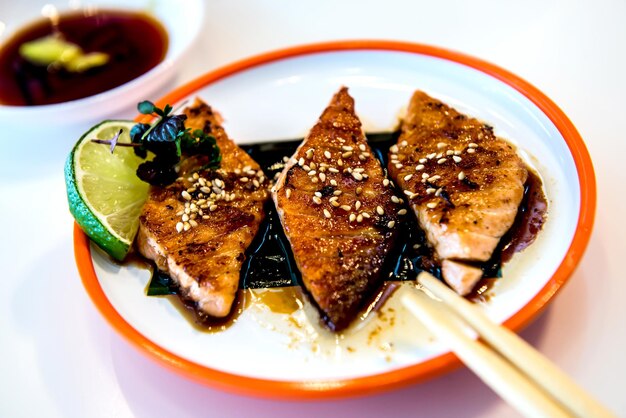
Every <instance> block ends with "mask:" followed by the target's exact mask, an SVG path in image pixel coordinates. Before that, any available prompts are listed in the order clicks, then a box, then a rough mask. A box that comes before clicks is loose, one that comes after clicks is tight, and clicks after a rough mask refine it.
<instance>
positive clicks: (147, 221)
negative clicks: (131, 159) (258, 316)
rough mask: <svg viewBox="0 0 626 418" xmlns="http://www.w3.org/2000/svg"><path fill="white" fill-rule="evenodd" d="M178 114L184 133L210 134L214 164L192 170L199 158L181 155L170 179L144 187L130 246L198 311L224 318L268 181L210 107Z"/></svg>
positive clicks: (202, 105)
mask: <svg viewBox="0 0 626 418" xmlns="http://www.w3.org/2000/svg"><path fill="white" fill-rule="evenodd" d="M185 113H186V115H187V116H188V119H187V121H186V123H185V125H186V126H187V127H188V128H191V129H192V130H195V129H202V130H204V132H206V133H207V134H209V135H213V136H214V137H215V139H216V142H217V145H218V146H219V148H220V151H221V155H222V161H221V166H220V168H219V169H217V170H214V171H211V170H200V168H201V167H202V165H203V162H202V160H201V159H200V158H194V157H192V158H188V159H187V160H185V161H183V162H182V163H181V171H180V176H181V177H179V178H178V180H176V182H174V183H172V184H170V185H168V186H166V187H152V188H151V190H150V195H149V197H148V200H147V202H146V204H145V206H144V208H143V212H142V214H141V217H140V226H139V233H138V235H137V247H138V249H139V251H140V252H141V253H142V254H143V255H144V256H145V257H146V258H149V259H152V260H154V261H155V262H156V265H157V267H158V268H159V269H161V270H163V271H165V272H167V273H169V275H170V276H171V278H172V279H173V280H175V281H176V282H177V283H178V285H179V286H180V289H181V293H182V296H183V297H184V298H186V299H189V300H191V301H194V302H195V303H196V306H197V309H198V310H199V311H200V312H203V313H205V314H207V315H211V316H214V317H224V316H226V315H228V313H229V312H230V310H231V306H232V304H233V301H234V299H235V295H236V293H237V289H238V286H239V272H240V270H241V266H242V264H243V261H244V258H245V256H244V253H245V251H246V248H248V246H249V245H250V243H251V242H252V239H253V238H254V235H255V234H256V232H257V230H258V229H259V224H260V223H261V221H262V219H263V217H264V216H265V212H264V209H263V205H264V203H265V201H266V200H267V198H268V193H267V189H266V188H267V185H268V183H269V182H268V180H267V179H266V178H265V175H264V174H263V171H262V170H261V168H260V167H259V165H258V164H257V163H256V162H255V161H254V160H252V158H250V156H249V155H248V154H247V153H246V152H245V151H243V150H242V149H241V148H239V147H238V146H237V145H236V144H235V143H234V142H233V141H232V140H231V139H229V138H228V136H227V135H226V132H225V131H224V129H223V128H222V126H221V119H220V117H219V115H218V114H217V113H215V112H213V110H212V109H211V107H209V106H208V105H206V104H205V103H203V102H201V101H199V100H196V102H195V103H194V105H193V106H191V107H190V108H187V109H186V110H185ZM198 170H199V171H198Z"/></svg>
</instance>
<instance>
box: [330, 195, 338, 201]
mask: <svg viewBox="0 0 626 418" xmlns="http://www.w3.org/2000/svg"><path fill="white" fill-rule="evenodd" d="M337 199H339V197H338V196H333V197H331V198H330V199H328V201H329V202H335V201H336V200H337Z"/></svg>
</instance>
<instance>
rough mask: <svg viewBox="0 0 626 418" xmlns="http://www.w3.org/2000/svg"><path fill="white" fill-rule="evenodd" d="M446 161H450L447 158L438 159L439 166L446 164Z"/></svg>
mask: <svg viewBox="0 0 626 418" xmlns="http://www.w3.org/2000/svg"><path fill="white" fill-rule="evenodd" d="M446 161H448V159H447V158H440V159H438V160H437V164H443V163H445V162H446Z"/></svg>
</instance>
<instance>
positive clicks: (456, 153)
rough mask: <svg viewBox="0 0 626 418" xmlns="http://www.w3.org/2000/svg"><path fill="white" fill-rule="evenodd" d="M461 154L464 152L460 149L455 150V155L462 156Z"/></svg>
mask: <svg viewBox="0 0 626 418" xmlns="http://www.w3.org/2000/svg"><path fill="white" fill-rule="evenodd" d="M461 153H462V151H460V150H458V149H456V150H454V155H461Z"/></svg>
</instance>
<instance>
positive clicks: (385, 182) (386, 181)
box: [383, 179, 389, 187]
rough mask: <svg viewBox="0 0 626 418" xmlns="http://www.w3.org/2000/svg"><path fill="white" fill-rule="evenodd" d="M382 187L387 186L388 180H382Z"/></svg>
mask: <svg viewBox="0 0 626 418" xmlns="http://www.w3.org/2000/svg"><path fill="white" fill-rule="evenodd" d="M383 186H385V187H387V186H389V179H383Z"/></svg>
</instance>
